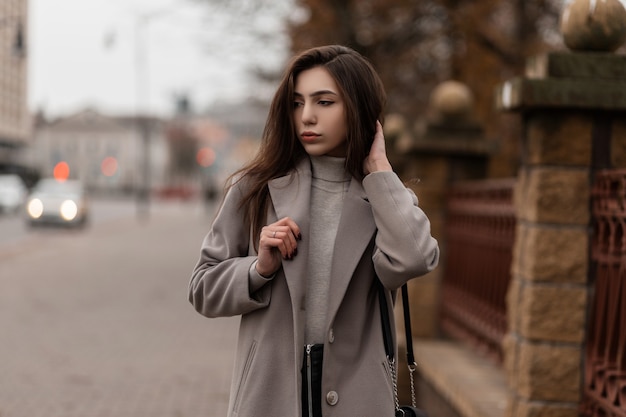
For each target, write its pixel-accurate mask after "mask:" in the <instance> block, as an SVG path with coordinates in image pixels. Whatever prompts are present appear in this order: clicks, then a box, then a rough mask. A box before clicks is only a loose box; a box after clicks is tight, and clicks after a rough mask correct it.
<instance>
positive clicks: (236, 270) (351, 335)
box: [189, 46, 439, 417]
mask: <svg viewBox="0 0 626 417" xmlns="http://www.w3.org/2000/svg"><path fill="white" fill-rule="evenodd" d="M384 104H385V93H384V90H383V87H382V83H381V81H380V79H379V77H378V75H377V74H376V73H375V71H374V70H373V68H372V67H371V65H370V64H369V63H368V62H367V61H366V60H365V59H364V58H363V57H362V56H361V55H359V54H358V53H357V52H355V51H353V50H352V49H349V48H347V47H343V46H325V47H319V48H313V49H310V50H308V51H305V52H303V53H302V54H300V55H299V56H296V57H295V58H294V59H293V60H292V61H291V64H290V65H289V67H288V68H287V71H286V72H285V75H284V77H283V79H282V81H281V83H280V85H279V87H278V90H277V92H276V94H275V96H274V99H273V101H272V104H271V107H270V111H269V116H268V120H267V123H266V126H265V130H264V133H263V140H262V144H261V147H260V150H259V152H258V154H257V156H256V157H255V159H254V160H252V161H251V162H250V163H249V164H248V165H247V166H246V167H244V168H243V169H241V170H240V171H239V172H238V173H236V177H233V178H237V179H236V180H235V181H234V183H233V184H232V185H231V187H230V188H229V190H228V192H227V193H226V196H225V198H224V202H223V204H222V207H221V208H220V210H219V212H218V214H217V216H216V218H215V220H214V222H213V224H212V226H211V229H210V231H209V232H208V234H207V236H206V238H205V239H204V242H203V244H202V251H201V255H200V259H199V261H198V263H197V265H196V267H195V269H194V271H193V274H192V278H191V282H190V286H189V300H190V301H191V303H192V304H193V305H194V307H195V308H196V310H197V311H198V312H199V313H201V314H203V315H205V316H207V317H220V316H233V315H241V325H240V332H239V342H238V348H237V355H236V363H235V370H234V375H233V376H234V377H233V382H232V390H231V398H230V405H229V416H231V417H234V416H238V417H251V416H256V417H260V416H262V417H270V416H271V417H287V416H290V417H291V416H305V417H318V416H322V415H323V416H325V417H330V416H341V417H351V416H358V417H367V416H372V417H380V416H384V415H392V413H393V412H394V411H393V410H394V400H393V398H394V397H393V385H392V378H391V372H390V369H389V366H388V365H387V360H386V356H385V350H384V345H383V336H382V329H381V321H380V310H379V303H378V299H377V288H378V287H377V282H378V280H380V282H382V284H383V285H384V287H385V288H387V289H388V290H389V292H388V294H387V296H388V299H389V305H392V294H393V292H394V291H395V290H396V289H397V288H399V287H400V286H402V285H403V284H404V283H406V282H407V281H408V280H409V279H411V278H414V277H417V276H420V275H423V274H425V273H426V272H429V271H431V270H432V269H433V268H435V266H436V265H437V262H438V258H439V249H438V245H437V241H436V240H435V239H434V238H433V237H432V236H431V234H430V224H429V221H428V219H427V217H426V215H425V214H424V213H423V212H422V210H421V209H420V208H419V207H418V206H417V198H416V196H415V194H413V192H411V191H410V190H408V189H407V188H405V187H404V186H403V184H402V182H401V181H400V179H399V178H398V176H397V175H396V174H395V173H394V172H393V171H392V167H391V165H390V163H389V161H388V159H387V157H386V154H385V143H384V137H383V133H382V126H381V124H380V123H379V122H378V120H381V118H382V111H383V107H384ZM394 339H395V337H394Z"/></svg>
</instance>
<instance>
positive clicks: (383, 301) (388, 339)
mask: <svg viewBox="0 0 626 417" xmlns="http://www.w3.org/2000/svg"><path fill="white" fill-rule="evenodd" d="M385 292H386V291H385V287H384V286H383V284H382V283H381V282H380V280H379V281H378V299H379V303H380V316H381V322H382V328H383V341H384V343H385V353H386V354H387V361H388V362H389V369H390V370H391V377H392V380H393V381H392V382H393V396H394V400H395V408H396V410H395V417H428V414H427V413H426V412H425V411H424V410H421V409H419V408H417V406H416V405H415V381H414V378H413V373H414V372H415V369H416V367H417V364H416V363H415V356H414V354H413V336H412V334H411V315H410V311H409V290H408V288H407V285H406V284H404V285H403V286H402V307H403V309H404V331H405V334H406V359H407V360H406V363H407V367H408V369H409V377H410V381H411V405H400V402H399V400H398V372H397V369H396V360H395V355H394V352H395V349H394V346H393V337H392V332H391V321H390V320H389V307H388V303H387V297H386V296H385Z"/></svg>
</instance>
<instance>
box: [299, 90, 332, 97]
mask: <svg viewBox="0 0 626 417" xmlns="http://www.w3.org/2000/svg"><path fill="white" fill-rule="evenodd" d="M326 94H332V95H334V96H337V95H338V94H337V93H335V92H334V91H331V90H320V91H315V92H314V93H311V94H309V97H318V96H323V95H326ZM294 95H296V96H298V97H304V95H303V94H300V93H298V92H297V91H295V92H294Z"/></svg>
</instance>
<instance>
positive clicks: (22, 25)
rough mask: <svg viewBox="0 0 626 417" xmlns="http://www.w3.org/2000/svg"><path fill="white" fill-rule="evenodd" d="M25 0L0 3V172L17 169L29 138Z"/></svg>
mask: <svg viewBox="0 0 626 417" xmlns="http://www.w3.org/2000/svg"><path fill="white" fill-rule="evenodd" d="M27 19H28V8H27V1H26V0H2V1H1V2H0V172H6V171H13V172H19V171H22V170H23V169H24V167H23V166H22V165H21V163H20V155H21V152H20V151H21V150H22V149H24V148H25V147H26V146H27V145H28V144H29V141H30V126H31V123H30V116H29V112H28V97H27V72H28V71H27V70H28V59H27V40H26V34H27V24H28V21H27Z"/></svg>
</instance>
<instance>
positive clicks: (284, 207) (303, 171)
mask: <svg viewBox="0 0 626 417" xmlns="http://www.w3.org/2000/svg"><path fill="white" fill-rule="evenodd" d="M269 190H270V195H271V197H272V204H273V205H274V211H275V212H276V217H277V220H278V219H282V218H283V217H287V216H289V217H291V218H292V219H293V220H294V221H295V222H296V224H297V225H298V226H299V227H300V231H301V233H302V237H303V239H302V240H301V241H299V242H298V255H297V256H294V257H293V259H291V260H283V271H284V273H285V279H286V281H287V287H288V288H289V295H290V296H291V305H292V306H293V309H294V320H296V323H298V322H302V323H304V322H303V321H300V318H301V317H299V316H300V315H303V314H304V305H305V304H304V303H305V301H304V296H305V292H306V275H307V262H308V254H309V248H308V241H309V239H308V236H309V213H310V207H309V206H310V201H311V163H310V161H309V158H304V159H303V160H302V161H301V162H300V163H299V164H298V166H297V168H296V173H293V174H290V175H286V176H284V177H280V178H276V179H274V180H272V181H270V182H269Z"/></svg>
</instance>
